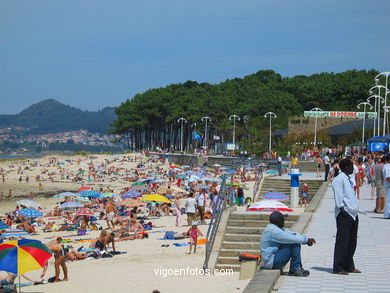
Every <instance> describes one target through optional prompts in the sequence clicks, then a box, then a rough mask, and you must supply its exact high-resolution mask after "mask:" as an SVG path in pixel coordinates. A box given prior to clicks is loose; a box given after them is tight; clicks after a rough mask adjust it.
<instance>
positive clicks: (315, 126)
mask: <svg viewBox="0 0 390 293" xmlns="http://www.w3.org/2000/svg"><path fill="white" fill-rule="evenodd" d="M310 111H316V112H317V111H322V109H321V108H313V109H311V110H310ZM316 146H317V115H316V117H315V121H314V147H316Z"/></svg>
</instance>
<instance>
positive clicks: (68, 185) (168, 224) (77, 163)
mask: <svg viewBox="0 0 390 293" xmlns="http://www.w3.org/2000/svg"><path fill="white" fill-rule="evenodd" d="M136 156H138V157H139V158H140V159H139V160H141V158H142V156H141V155H140V154H136V155H134V154H132V155H131V157H133V158H134V157H136ZM50 160H53V158H51V157H45V158H42V159H40V160H37V159H31V160H24V161H23V160H20V161H2V162H1V163H0V168H4V170H5V171H6V178H5V182H4V183H3V182H1V181H0V192H4V195H5V197H6V196H7V194H8V190H9V189H12V193H13V196H14V198H13V199H12V200H11V201H8V200H7V199H4V200H3V201H1V202H0V213H1V214H2V215H4V213H5V212H9V211H12V210H14V209H15V207H16V204H15V200H18V199H20V196H23V197H28V196H29V195H30V193H31V191H32V192H33V195H32V197H33V199H34V200H35V201H36V202H38V203H40V204H41V206H42V207H43V208H44V210H50V209H53V208H54V207H56V206H57V204H58V199H56V198H53V197H52V196H51V195H54V194H56V193H59V192H64V191H72V192H76V191H77V190H78V189H79V188H80V187H81V186H82V185H84V186H89V187H92V188H94V190H99V189H100V188H103V189H110V190H113V192H114V193H119V192H121V191H122V189H123V188H124V187H126V186H129V182H127V181H126V180H125V177H126V176H120V175H118V176H115V177H112V176H111V177H110V176H105V177H104V181H99V179H98V180H97V181H98V182H88V180H87V176H88V175H87V174H85V175H84V176H82V177H83V180H82V181H80V182H77V183H76V182H71V180H69V179H65V177H66V175H67V174H72V176H73V175H74V174H77V172H80V170H82V171H84V172H85V173H87V171H88V164H89V163H90V162H91V159H90V158H87V157H59V156H56V158H55V160H56V163H52V164H51V163H50ZM139 160H138V161H137V162H132V161H126V160H125V159H123V157H122V158H118V157H116V158H114V157H112V156H98V157H97V158H94V159H93V164H96V165H101V164H102V163H104V162H107V161H110V163H109V166H111V167H114V168H115V169H117V170H118V171H119V173H120V174H125V170H126V169H127V170H130V169H134V168H135V167H136V165H137V164H138V163H139ZM37 161H39V164H38V165H37V166H34V167H30V168H29V170H26V171H25V172H24V174H23V175H22V178H23V179H22V182H19V177H20V174H17V172H16V170H17V168H18V167H19V166H23V168H24V167H25V166H31V164H32V163H33V162H37ZM59 162H61V163H64V164H63V165H58V164H59ZM146 165H147V169H148V168H150V170H155V167H156V166H161V165H162V163H160V162H155V163H149V164H148V163H147V164H146ZM61 173H63V175H62V178H61ZM49 174H52V175H49ZM27 175H28V176H29V182H28V183H27V182H26V181H25V177H26V176H27ZM37 175H40V180H41V181H40V182H41V183H42V187H43V188H42V190H41V191H39V190H38V184H39V183H38V181H36V180H35V177H36V176H37ZM252 187H253V182H248V183H246V185H245V189H246V191H245V192H246V193H247V194H248V195H251V194H252ZM17 197H19V198H17ZM207 205H208V203H207ZM175 218H176V217H175V216H163V217H159V218H152V219H151V221H152V223H153V225H154V227H153V230H152V231H150V233H149V238H148V239H136V240H128V241H121V242H118V243H116V249H117V251H120V252H124V254H120V255H115V256H114V257H112V258H99V259H94V258H87V259H85V260H78V261H73V262H72V261H67V266H68V270H69V281H67V282H59V283H48V284H42V285H37V286H26V287H23V292H71V291H74V292H94V293H96V292H152V291H153V290H155V289H157V290H159V291H160V292H180V291H183V290H184V291H186V292H202V291H203V292H241V291H242V290H243V289H244V288H245V286H246V285H247V283H248V282H249V280H245V281H240V280H238V279H239V274H238V273H234V274H233V275H208V276H205V275H196V274H201V273H199V272H197V271H199V270H200V269H201V268H202V266H203V262H204V252H205V245H198V250H197V252H196V254H191V255H189V254H187V252H188V246H182V247H177V246H174V245H173V243H186V242H188V238H187V239H183V240H160V238H162V237H163V236H164V234H165V232H166V231H175V232H179V233H181V232H185V231H187V230H188V228H189V226H182V227H176V226H175ZM44 219H45V218H44ZM57 221H59V220H57ZM182 222H183V225H184V224H186V216H184V217H183V221H182ZM206 222H207V220H206ZM98 223H99V224H101V225H102V226H103V227H104V228H106V227H107V225H106V222H105V221H103V220H100V221H98ZM199 228H200V230H201V232H202V233H203V234H204V235H206V232H207V228H208V225H207V224H206V225H199ZM36 230H37V232H38V234H37V235H31V236H29V238H31V239H38V240H41V241H42V242H43V243H47V242H49V241H51V240H54V239H55V238H56V237H59V236H61V237H62V238H63V239H69V240H70V241H71V243H69V244H71V245H73V247H74V248H75V249H78V248H80V247H81V246H83V245H84V247H87V246H88V245H89V243H88V242H87V243H75V239H77V240H80V239H95V238H96V237H98V235H99V233H100V231H89V232H87V234H86V235H85V236H77V231H64V232H48V233H44V232H42V227H37V229H36ZM162 245H164V247H163V246H162ZM166 245H169V246H167V247H166ZM53 263H54V259H53V258H51V259H50V260H49V269H48V272H47V274H46V276H45V279H47V278H50V277H52V276H54V265H53ZM174 269H179V270H177V271H174ZM222 273H223V272H222ZM40 274H41V271H33V272H29V273H27V275H28V276H30V277H31V278H33V279H36V280H40V278H39V275H40ZM172 274H175V275H172ZM60 278H62V272H61V275H60ZM21 282H22V283H24V282H27V281H26V280H23V278H22V279H21Z"/></svg>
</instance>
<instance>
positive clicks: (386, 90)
mask: <svg viewBox="0 0 390 293" xmlns="http://www.w3.org/2000/svg"><path fill="white" fill-rule="evenodd" d="M389 74H390V72H381V73H379V74H378V75H377V76H375V78H374V79H375V83H376V86H374V87H372V88H371V89H370V91H371V90H372V89H373V88H378V90H379V93H378V95H379V96H380V95H381V94H380V89H381V88H384V89H385V105H384V106H383V109H384V110H383V113H384V114H383V136H385V135H386V120H387V119H386V118H387V115H386V112H385V109H386V108H387V94H388V93H389V89H388V88H387V85H388V80H389ZM382 75H383V76H385V77H386V82H385V86H382V85H379V77H380V76H382Z"/></svg>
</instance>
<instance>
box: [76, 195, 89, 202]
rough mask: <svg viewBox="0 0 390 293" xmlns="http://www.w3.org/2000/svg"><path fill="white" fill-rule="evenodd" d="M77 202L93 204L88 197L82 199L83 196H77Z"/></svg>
mask: <svg viewBox="0 0 390 293" xmlns="http://www.w3.org/2000/svg"><path fill="white" fill-rule="evenodd" d="M74 200H76V201H81V202H88V203H89V202H91V200H90V199H89V198H88V197H82V196H81V195H79V196H77V197H75V198H74Z"/></svg>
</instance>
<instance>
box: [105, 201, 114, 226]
mask: <svg viewBox="0 0 390 293" xmlns="http://www.w3.org/2000/svg"><path fill="white" fill-rule="evenodd" d="M114 216H115V207H114V205H113V204H112V203H111V201H108V202H107V204H106V222H107V227H108V229H111V228H110V222H111V225H112V229H114Z"/></svg>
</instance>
